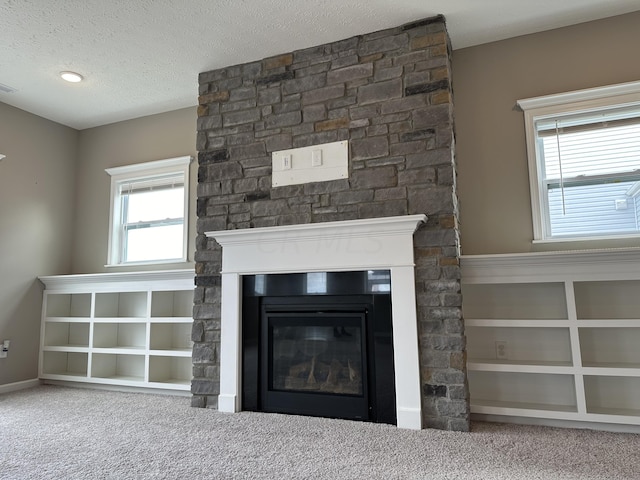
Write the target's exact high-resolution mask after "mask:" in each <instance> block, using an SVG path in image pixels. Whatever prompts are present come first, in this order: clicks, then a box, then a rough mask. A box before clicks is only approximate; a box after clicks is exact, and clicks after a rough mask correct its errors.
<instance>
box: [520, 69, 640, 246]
mask: <svg viewBox="0 0 640 480" xmlns="http://www.w3.org/2000/svg"><path fill="white" fill-rule="evenodd" d="M517 104H518V106H519V107H520V108H521V109H522V111H523V112H524V123H525V133H526V142H527V160H528V165H529V190H530V193H531V214H532V220H533V243H557V242H576V241H584V240H608V239H621V238H637V237H638V235H611V236H597V237H596V236H584V237H571V238H550V237H549V236H548V235H547V228H545V222H546V219H548V218H549V215H548V211H547V210H548V206H547V204H546V202H545V199H544V198H542V196H541V195H540V178H542V171H541V168H542V166H541V165H539V164H538V161H537V158H538V144H537V142H536V132H535V122H536V121H537V120H541V119H545V118H550V117H554V116H556V115H558V114H565V113H579V112H586V111H593V110H597V109H599V108H601V109H608V108H611V107H614V106H634V105H640V81H638V82H628V83H621V84H617V85H607V86H604V87H597V88H589V89H584V90H575V91H572V92H565V93H558V94H554V95H546V96H542V97H533V98H526V99H521V100H518V101H517Z"/></svg>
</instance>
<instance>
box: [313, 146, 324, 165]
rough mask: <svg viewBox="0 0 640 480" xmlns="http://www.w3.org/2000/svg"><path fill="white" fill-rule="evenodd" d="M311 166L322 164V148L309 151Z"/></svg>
mask: <svg viewBox="0 0 640 480" xmlns="http://www.w3.org/2000/svg"><path fill="white" fill-rule="evenodd" d="M311 166H312V167H321V166H322V150H320V149H316V150H313V151H312V152H311Z"/></svg>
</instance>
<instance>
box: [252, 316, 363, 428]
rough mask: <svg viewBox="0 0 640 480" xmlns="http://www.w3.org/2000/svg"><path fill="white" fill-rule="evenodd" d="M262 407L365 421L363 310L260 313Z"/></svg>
mask: <svg viewBox="0 0 640 480" xmlns="http://www.w3.org/2000/svg"><path fill="white" fill-rule="evenodd" d="M262 326H263V334H262V335H263V337H262V338H263V342H264V343H263V348H262V352H263V353H262V362H261V365H262V368H263V371H262V378H263V388H262V404H263V407H264V409H265V410H266V411H273V412H288V413H300V414H306V415H322V416H330V417H339V418H352V419H366V418H367V415H368V411H367V410H368V398H367V356H366V353H367V352H366V333H365V328H366V311H365V310H363V311H355V312H318V311H316V312H265V313H264V317H263V322H262Z"/></svg>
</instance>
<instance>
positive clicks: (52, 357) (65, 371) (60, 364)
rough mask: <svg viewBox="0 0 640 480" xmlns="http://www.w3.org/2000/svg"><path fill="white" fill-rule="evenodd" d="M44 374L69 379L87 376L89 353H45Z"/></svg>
mask: <svg viewBox="0 0 640 480" xmlns="http://www.w3.org/2000/svg"><path fill="white" fill-rule="evenodd" d="M43 356H44V361H43V373H45V374H48V375H65V376H69V377H86V376H87V359H88V354H87V353H81V352H47V351H45V352H43Z"/></svg>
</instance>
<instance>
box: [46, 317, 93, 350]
mask: <svg viewBox="0 0 640 480" xmlns="http://www.w3.org/2000/svg"><path fill="white" fill-rule="evenodd" d="M89 330H90V325H89V323H88V322H47V323H46V324H45V328H44V341H43V344H44V346H46V347H88V346H89Z"/></svg>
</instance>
